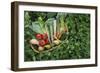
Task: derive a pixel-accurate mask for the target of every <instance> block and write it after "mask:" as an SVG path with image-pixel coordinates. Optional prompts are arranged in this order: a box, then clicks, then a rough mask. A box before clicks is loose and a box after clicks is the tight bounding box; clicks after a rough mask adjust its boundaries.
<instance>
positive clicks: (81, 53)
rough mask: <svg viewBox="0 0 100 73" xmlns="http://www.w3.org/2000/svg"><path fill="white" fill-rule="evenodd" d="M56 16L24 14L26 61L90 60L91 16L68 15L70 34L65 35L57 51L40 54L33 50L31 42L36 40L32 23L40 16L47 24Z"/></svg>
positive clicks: (53, 13) (54, 14)
mask: <svg viewBox="0 0 100 73" xmlns="http://www.w3.org/2000/svg"><path fill="white" fill-rule="evenodd" d="M56 15H57V13H56V12H31V11H25V12H24V61H42V60H63V59H86V58H90V14H77V13H67V17H66V19H65V20H66V24H67V26H68V29H69V33H66V34H64V36H63V37H62V40H63V38H64V40H63V42H62V43H61V44H60V45H59V46H56V47H54V48H56V49H54V50H52V51H50V52H43V53H40V54H38V53H36V52H34V51H33V50H32V49H31V47H30V44H29V40H30V39H32V38H34V32H33V31H32V30H30V28H29V27H30V25H32V22H34V21H36V20H37V19H38V17H40V16H41V17H42V19H43V21H44V22H45V21H46V20H47V19H48V18H52V17H53V18H55V17H56Z"/></svg>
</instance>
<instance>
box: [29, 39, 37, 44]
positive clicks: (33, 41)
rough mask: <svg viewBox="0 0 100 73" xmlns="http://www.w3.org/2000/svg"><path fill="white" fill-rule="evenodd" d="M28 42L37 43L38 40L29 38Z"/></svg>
mask: <svg viewBox="0 0 100 73" xmlns="http://www.w3.org/2000/svg"><path fill="white" fill-rule="evenodd" d="M30 43H31V44H37V45H38V44H39V42H38V41H37V40H36V39H31V40H30Z"/></svg>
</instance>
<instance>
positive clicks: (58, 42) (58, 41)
mask: <svg viewBox="0 0 100 73" xmlns="http://www.w3.org/2000/svg"><path fill="white" fill-rule="evenodd" d="M60 42H61V41H60V40H54V41H53V43H54V44H55V45H59V44H60Z"/></svg>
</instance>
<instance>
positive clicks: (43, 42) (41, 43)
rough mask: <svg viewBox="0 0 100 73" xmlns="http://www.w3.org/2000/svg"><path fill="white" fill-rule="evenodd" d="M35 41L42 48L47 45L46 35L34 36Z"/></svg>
mask: <svg viewBox="0 0 100 73" xmlns="http://www.w3.org/2000/svg"><path fill="white" fill-rule="evenodd" d="M36 39H38V41H39V46H42V47H43V46H44V45H46V44H48V43H49V41H48V35H47V33H44V34H36Z"/></svg>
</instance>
